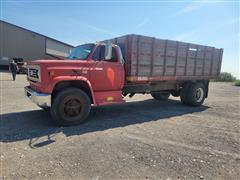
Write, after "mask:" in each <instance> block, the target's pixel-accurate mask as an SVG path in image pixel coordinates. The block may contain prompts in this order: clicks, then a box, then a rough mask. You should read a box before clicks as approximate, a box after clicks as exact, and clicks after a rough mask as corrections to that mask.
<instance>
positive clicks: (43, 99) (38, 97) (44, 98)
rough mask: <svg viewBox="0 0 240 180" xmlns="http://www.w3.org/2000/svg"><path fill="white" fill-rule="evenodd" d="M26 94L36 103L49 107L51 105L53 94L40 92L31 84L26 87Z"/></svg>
mask: <svg viewBox="0 0 240 180" xmlns="http://www.w3.org/2000/svg"><path fill="white" fill-rule="evenodd" d="M24 93H25V96H26V97H28V98H29V99H31V100H32V102H34V103H35V104H36V105H38V106H40V107H42V108H47V107H51V94H45V93H39V92H36V91H35V90H33V89H32V88H31V87H30V86H26V87H25V88H24Z"/></svg>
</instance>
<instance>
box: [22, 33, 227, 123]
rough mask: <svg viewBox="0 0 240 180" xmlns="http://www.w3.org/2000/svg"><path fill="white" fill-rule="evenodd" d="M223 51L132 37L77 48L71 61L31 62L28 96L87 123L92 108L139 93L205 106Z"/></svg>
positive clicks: (67, 118)
mask: <svg viewBox="0 0 240 180" xmlns="http://www.w3.org/2000/svg"><path fill="white" fill-rule="evenodd" d="M222 54H223V49H217V48H214V47H209V46H202V45H197V44H191V43H185V42H179V41H172V40H162V39H156V38H152V37H146V36H140V35H126V36H122V37H118V38H114V39H110V40H106V41H103V42H99V43H90V44H83V45H80V46H77V47H76V48H75V49H73V50H72V52H71V53H70V55H69V57H68V58H67V59H65V60H36V61H32V62H29V63H28V75H27V78H28V81H29V83H30V85H29V86H27V87H25V95H26V96H27V97H28V98H30V99H31V100H32V101H33V102H34V103H36V104H37V105H38V106H40V107H42V108H43V109H46V108H49V107H50V112H51V115H52V118H53V119H54V120H55V121H56V122H58V123H59V124H61V125H75V124H80V123H82V122H84V121H85V120H86V119H87V117H88V115H89V112H90V110H91V107H92V106H101V105H109V104H116V103H123V102H125V101H124V97H125V96H127V95H129V96H130V97H132V96H133V95H134V94H136V93H141V94H151V95H152V97H153V98H154V99H156V100H167V99H168V97H169V96H170V94H171V95H172V96H175V97H178V96H180V99H181V102H182V103H183V104H185V105H189V106H199V105H202V103H203V101H204V99H205V98H207V96H208V85H209V80H210V79H216V78H218V77H219V74H220V70H221V62H222Z"/></svg>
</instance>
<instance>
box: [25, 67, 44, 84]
mask: <svg viewBox="0 0 240 180" xmlns="http://www.w3.org/2000/svg"><path fill="white" fill-rule="evenodd" d="M40 74H41V73H40V67H39V66H37V65H34V66H33V65H32V66H29V67H28V79H30V80H31V81H36V82H40V79H41V78H40Z"/></svg>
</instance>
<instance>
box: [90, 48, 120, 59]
mask: <svg viewBox="0 0 240 180" xmlns="http://www.w3.org/2000/svg"><path fill="white" fill-rule="evenodd" d="M104 58H105V46H104V45H100V46H98V47H97V48H96V50H95V51H94V53H93V56H92V59H93V60H95V61H100V60H104ZM117 60H118V58H117V50H116V48H115V47H113V48H112V58H111V59H110V60H108V61H109V62H117Z"/></svg>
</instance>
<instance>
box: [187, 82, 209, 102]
mask: <svg viewBox="0 0 240 180" xmlns="http://www.w3.org/2000/svg"><path fill="white" fill-rule="evenodd" d="M205 97H206V87H205V85H204V84H203V83H192V84H191V85H190V87H189V89H188V92H187V101H188V105H190V106H200V105H202V104H203V102H204V100H205Z"/></svg>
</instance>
